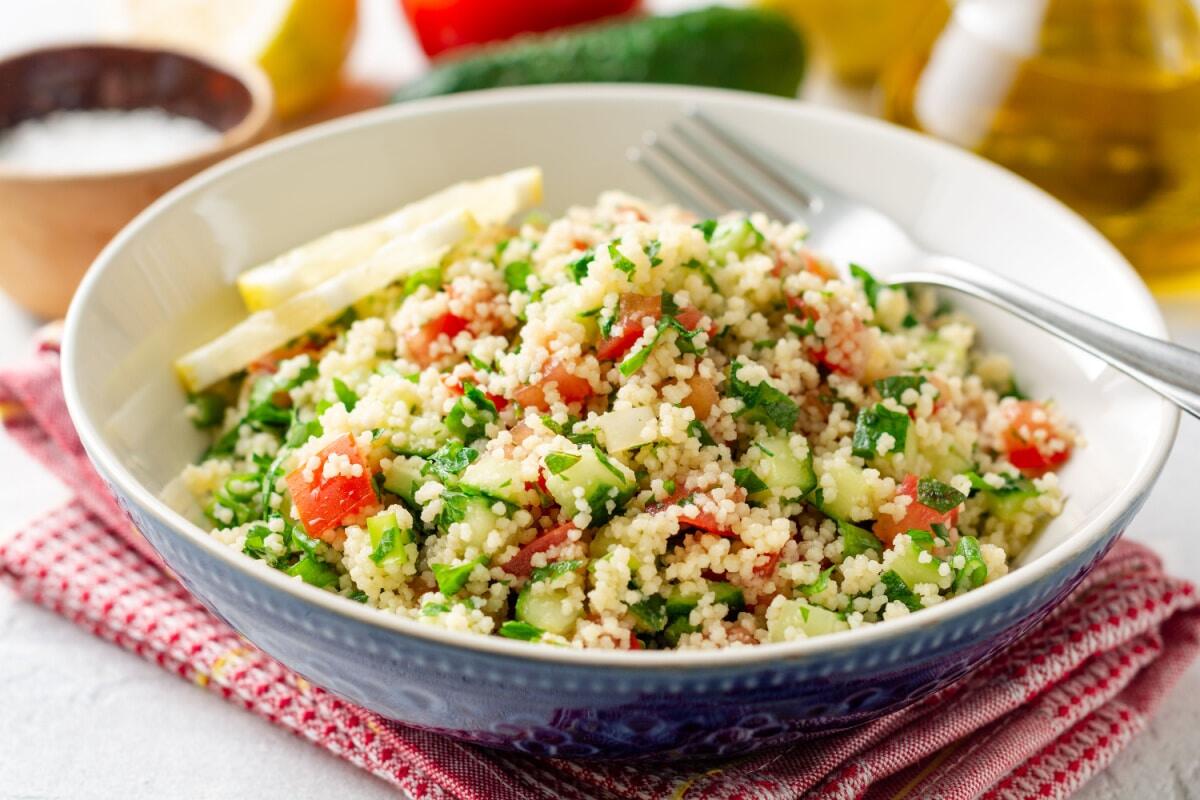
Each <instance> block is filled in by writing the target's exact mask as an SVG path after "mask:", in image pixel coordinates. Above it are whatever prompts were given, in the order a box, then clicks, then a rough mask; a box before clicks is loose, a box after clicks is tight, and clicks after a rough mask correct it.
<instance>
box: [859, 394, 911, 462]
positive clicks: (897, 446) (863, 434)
mask: <svg viewBox="0 0 1200 800" xmlns="http://www.w3.org/2000/svg"><path fill="white" fill-rule="evenodd" d="M909 421H910V420H909V418H908V414H905V413H903V412H900V411H892V410H891V409H890V408H888V407H887V406H885V405H883V404H882V403H879V404H876V405H875V406H873V407H872V408H864V409H862V410H861V411H859V412H858V419H857V420H856V422H855V425H854V438H853V439H852V440H851V443H850V444H851V449H852V450H853V452H854V455H856V456H860V457H862V458H874V457H875V456H877V455H879V449H878V448H879V439H880V437H882V436H883V435H884V434H885V433H886V434H890V435H891V437H892V447H891V449H890V450H889V451H888V452H890V453H900V452H903V451H904V446H905V444H907V442H908V423H909Z"/></svg>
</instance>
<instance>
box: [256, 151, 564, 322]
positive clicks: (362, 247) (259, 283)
mask: <svg viewBox="0 0 1200 800" xmlns="http://www.w3.org/2000/svg"><path fill="white" fill-rule="evenodd" d="M541 200H542V171H541V170H540V169H539V168H537V167H526V168H524V169H518V170H514V171H512V172H506V173H504V174H503V175H496V176H493V177H491V178H484V179H483V180H479V181H469V182H464V183H458V184H455V185H453V186H451V187H449V188H447V189H443V190H442V191H440V192H437V193H436V194H432V195H430V196H429V197H426V198H424V199H423V200H418V201H416V202H414V203H410V204H409V205H406V206H404V207H403V208H401V209H399V210H398V211H394V212H392V213H391V214H388V215H387V216H385V217H381V218H379V219H376V220H373V221H372V222H367V223H364V224H362V225H356V226H354V227H352V228H342V229H341V230H336V231H334V232H332V233H329V234H326V235H325V236H322V237H320V238H319V239H314V240H313V241H311V242H309V243H307V244H304V245H301V246H300V247H297V248H295V249H293V250H289V251H288V252H286V253H284V254H283V255H281V256H278V257H276V258H274V259H272V260H271V261H268V262H266V263H265V264H262V265H260V266H257V267H254V268H253V269H250V270H247V271H246V272H243V273H242V274H241V275H240V276H239V277H238V289H239V290H240V291H241V293H242V301H243V302H244V303H245V304H246V307H247V308H248V309H250V310H251V311H259V310H261V309H264V308H271V307H272V306H275V305H278V304H279V303H282V302H283V301H285V300H287V299H288V298H289V297H291V296H293V295H295V294H297V293H298V292H302V291H305V290H306V289H309V288H311V287H313V286H316V285H317V284H319V283H321V282H322V281H325V280H328V279H329V278H330V277H332V276H334V275H336V274H338V273H339V272H341V271H342V270H344V269H347V268H349V267H352V266H354V265H355V264H358V263H360V262H361V261H363V260H364V259H366V258H369V257H370V256H371V254H372V253H374V252H375V251H376V250H377V249H378V248H379V247H380V246H381V245H382V244H383V243H384V242H386V241H387V240H389V239H391V238H392V237H394V236H397V235H400V234H403V233H406V232H408V231H412V230H415V229H416V228H417V227H419V226H421V225H423V224H425V223H427V222H429V221H430V220H433V219H436V218H438V217H440V216H442V215H443V214H445V213H447V212H448V211H451V210H454V209H460V208H461V209H465V210H466V211H467V212H468V213H470V214H471V216H473V217H474V218H475V219H476V220H477V221H478V222H479V223H480V224H481V225H499V224H501V223H504V222H506V221H508V220H509V219H510V218H511V217H512V216H513V215H514V214H516V213H517V212H519V211H523V210H525V209H528V208H531V207H533V206H535V205H537V204H538V203H540V202H541Z"/></svg>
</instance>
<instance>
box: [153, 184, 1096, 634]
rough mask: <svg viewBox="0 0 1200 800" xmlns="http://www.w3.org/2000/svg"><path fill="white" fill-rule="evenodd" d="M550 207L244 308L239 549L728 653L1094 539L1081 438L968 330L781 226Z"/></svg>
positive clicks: (353, 265)
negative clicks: (1070, 467)
mask: <svg viewBox="0 0 1200 800" xmlns="http://www.w3.org/2000/svg"><path fill="white" fill-rule="evenodd" d="M539 201H540V174H539V173H538V171H537V170H534V169H527V170H518V171H516V172H513V173H508V174H506V175H502V176H498V177H496V178H490V179H486V180H484V181H479V182H475V183H470V184H460V185H458V186H455V187H451V188H450V189H447V190H445V191H443V192H440V193H438V194H437V195H434V196H432V197H430V198H427V199H425V200H423V201H421V202H419V203H415V204H413V205H410V206H408V207H406V208H404V209H401V210H400V211H397V212H395V213H394V214H392V215H390V216H388V217H384V218H382V219H380V220H376V221H374V222H370V223H366V224H364V225H360V226H358V227H356V228H350V229H346V230H342V231H338V232H336V233H334V234H331V235H329V236H326V237H324V238H322V239H319V240H317V241H315V242H313V243H310V244H308V245H305V246H304V247H301V248H298V249H296V250H294V251H291V252H289V253H286V254H284V255H283V256H280V257H279V258H277V259H275V260H274V261H272V262H270V263H268V264H265V265H263V266H260V267H257V268H255V269H253V270H250V271H248V272H247V273H245V274H244V275H243V276H242V278H241V279H240V280H239V287H240V289H241V291H242V294H243V297H244V299H245V301H246V304H247V305H248V306H249V308H250V309H251V311H253V312H254V313H253V314H252V315H251V316H250V317H249V318H248V319H247V320H246V321H245V322H244V323H241V324H239V325H238V326H236V327H235V328H234V329H233V330H231V331H229V332H228V333H226V334H225V335H223V336H222V337H220V338H218V339H217V340H215V341H214V342H212V343H210V344H208V345H205V346H204V347H202V348H200V349H198V350H197V351H194V352H193V353H189V354H188V355H186V356H184V357H183V358H182V359H180V361H179V362H178V364H177V367H178V369H179V372H180V374H181V376H182V378H183V380H184V383H185V384H186V385H187V387H188V389H189V392H190V393H191V402H190V404H189V407H188V409H189V414H190V415H191V417H192V420H193V422H194V423H195V424H196V425H197V426H200V427H203V428H207V429H211V431H212V436H213V439H212V445H211V447H209V449H208V451H207V452H206V453H205V454H204V455H203V456H202V457H201V459H200V460H199V462H198V463H197V464H195V465H192V466H189V467H188V468H187V469H186V470H185V471H184V474H183V476H182V478H183V483H184V484H185V486H186V487H187V488H188V490H189V491H190V492H191V494H192V495H194V496H195V498H196V499H197V501H198V503H199V505H200V506H201V507H202V508H203V509H204V513H205V515H206V516H207V518H208V522H209V524H210V525H211V527H212V535H213V536H215V537H216V538H218V539H219V540H220V541H222V542H224V543H225V544H227V545H228V546H230V547H232V548H235V549H237V550H239V551H241V552H243V553H245V554H246V555H247V556H248V557H250V558H254V559H259V560H261V561H263V562H265V563H266V564H268V565H270V566H271V567H273V568H275V569H278V570H281V571H283V572H285V573H286V574H288V575H290V576H294V578H295V580H297V581H304V582H307V583H309V584H312V585H313V586H316V587H320V588H322V589H324V590H327V591H329V592H335V593H337V594H340V595H342V596H344V597H345V598H346V599H347V602H359V603H364V604H366V605H369V606H372V607H375V608H378V609H379V610H380V613H388V614H398V615H401V616H405V617H408V618H411V619H413V620H415V621H417V622H419V623H423V624H426V625H435V626H441V627H444V628H449V629H454V630H460V631H470V632H474V633H478V634H488V635H498V636H504V637H509V638H512V639H520V640H527V641H531V642H533V641H536V642H542V643H547V644H555V645H560V646H571V647H602V648H623V649H634V650H637V649H663V648H717V647H728V646H750V645H758V644H762V643H768V642H782V641H788V640H793V639H797V638H802V637H809V636H819V635H824V634H829V633H835V632H838V631H843V630H848V629H851V628H856V627H859V626H863V625H872V624H876V623H879V622H884V621H887V620H891V619H896V618H898V617H902V616H905V615H907V614H911V613H914V612H919V611H920V610H921V609H923V608H927V607H929V606H932V605H935V604H937V603H942V602H944V601H946V600H948V599H951V598H953V597H954V596H956V595H958V594H961V593H964V592H968V591H970V590H972V589H974V588H976V587H978V586H980V585H982V584H984V583H986V582H988V581H992V580H995V579H996V578H998V577H999V576H1001V575H1003V574H1004V573H1005V572H1006V571H1007V570H1008V566H1007V564H1008V560H1009V559H1010V558H1011V557H1015V556H1016V555H1017V554H1019V553H1020V552H1021V550H1022V548H1023V547H1024V546H1025V545H1026V543H1027V542H1028V541H1029V539H1030V537H1031V536H1032V535H1033V534H1034V532H1035V531H1036V530H1037V528H1038V526H1039V525H1040V524H1041V523H1043V522H1044V521H1045V520H1046V519H1047V518H1048V517H1051V516H1053V515H1055V514H1057V513H1059V511H1060V510H1061V507H1062V502H1063V501H1062V495H1061V492H1060V490H1059V485H1058V481H1057V478H1056V475H1055V470H1056V469H1057V468H1058V467H1059V466H1060V465H1062V464H1063V463H1064V462H1065V461H1066V460H1067V459H1068V458H1069V457H1070V454H1071V451H1072V448H1073V447H1075V446H1077V444H1078V442H1077V441H1076V435H1075V434H1074V433H1073V432H1072V430H1071V428H1070V427H1069V425H1068V424H1067V423H1066V422H1065V421H1064V419H1063V418H1062V416H1060V414H1059V411H1058V410H1057V409H1056V408H1055V407H1054V406H1053V405H1052V404H1050V403H1049V402H1044V401H1036V400H1031V399H1027V398H1025V397H1023V396H1022V394H1021V392H1020V391H1019V388H1018V386H1019V384H1018V383H1017V382H1016V381H1015V380H1014V377H1013V374H1012V371H1011V368H1010V364H1009V362H1008V361H1007V360H1006V359H1005V358H1004V357H1003V356H999V355H993V354H986V353H982V352H979V351H978V350H977V349H976V348H975V347H974V346H973V345H974V341H973V340H974V336H975V330H974V328H973V326H972V323H971V321H970V320H969V319H967V318H965V317H964V316H963V315H962V314H960V313H957V312H955V311H954V310H953V309H952V308H951V307H949V306H947V305H945V304H940V303H939V302H938V300H937V298H936V297H935V296H933V295H924V294H921V293H908V292H906V291H904V290H901V289H897V288H892V287H890V286H888V285H886V284H884V283H881V282H880V281H878V280H876V279H875V278H874V277H872V275H871V274H870V273H869V272H867V271H866V270H865V269H863V268H861V267H858V266H851V267H850V269H849V271H848V272H847V273H845V274H842V273H839V272H838V271H837V270H835V269H834V268H833V266H832V265H831V264H829V263H828V262H826V261H825V260H823V259H822V258H821V256H820V254H818V253H814V252H811V251H810V250H808V249H807V248H806V247H805V237H804V229H803V227H802V226H801V225H798V224H785V223H781V222H777V221H773V220H770V219H767V218H766V217H764V216H762V215H759V214H751V215H748V216H747V215H741V214H735V215H730V216H727V217H723V218H721V219H697V218H695V217H694V216H693V215H692V214H690V213H688V212H686V211H683V210H681V209H678V208H674V207H656V206H653V205H650V204H648V203H646V202H643V201H642V200H639V199H637V198H634V197H630V196H627V195H624V194H620V193H609V194H605V195H603V196H601V197H600V198H599V200H598V202H597V204H596V205H595V206H594V207H587V208H573V209H571V210H570V211H568V212H567V213H566V214H565V215H564V216H563V217H561V218H558V219H547V218H545V217H541V216H538V215H536V214H530V213H527V212H528V210H529V208H530V207H532V206H533V205H535V204H537V203H538V202H539ZM521 215H524V221H523V222H522V223H521V224H520V225H519V226H517V227H511V226H510V223H509V220H510V219H513V218H517V217H519V216H521Z"/></svg>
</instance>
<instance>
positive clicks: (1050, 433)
mask: <svg viewBox="0 0 1200 800" xmlns="http://www.w3.org/2000/svg"><path fill="white" fill-rule="evenodd" d="M1002 413H1003V414H1004V415H1005V417H1006V419H1007V421H1008V427H1006V428H1005V429H1004V432H1003V433H1002V434H1001V442H1000V447H1001V448H1002V449H1003V450H1004V452H1005V453H1007V454H1008V460H1009V461H1010V462H1012V465H1013V466H1014V467H1016V468H1017V469H1020V470H1024V471H1026V472H1030V473H1038V474H1040V473H1042V472H1045V471H1046V470H1048V469H1050V468H1051V467H1056V466H1058V465H1059V464H1062V463H1063V462H1065V461H1066V460H1067V459H1068V458H1070V457H1071V444H1070V441H1069V440H1067V439H1065V438H1064V437H1063V434H1062V432H1061V431H1059V430H1058V429H1057V428H1055V427H1054V423H1053V422H1051V421H1050V415H1049V414H1048V413H1047V412H1046V408H1045V406H1043V405H1042V404H1041V403H1035V402H1034V401H1032V400H1018V401H1017V402H1015V403H1012V404H1011V405H1006V406H1005V407H1004V408H1003V409H1002Z"/></svg>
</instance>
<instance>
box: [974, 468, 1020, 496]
mask: <svg viewBox="0 0 1200 800" xmlns="http://www.w3.org/2000/svg"><path fill="white" fill-rule="evenodd" d="M1000 477H1002V478H1003V479H1004V483H1003V484H1002V485H1000V486H992V485H991V484H990V483H988V482H987V481H985V480H984V479H983V476H981V475H980V474H979V473H978V472H968V473H967V478H968V479H969V480H970V481H971V490H972V491H973V492H974V491H978V492H983V493H985V494H993V495H996V496H998V497H1003V496H1004V495H1009V494H1021V493H1029V494H1038V491H1037V487H1035V486H1034V485H1033V481H1031V480H1029V479H1028V478H1025V477H1022V476H1019V475H1009V474H1008V473H1000Z"/></svg>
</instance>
